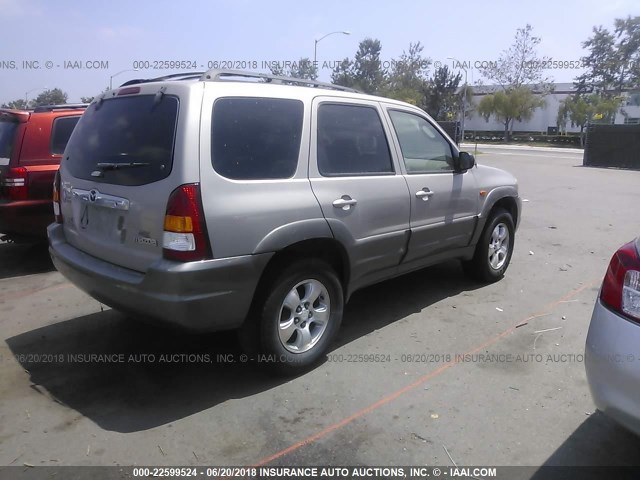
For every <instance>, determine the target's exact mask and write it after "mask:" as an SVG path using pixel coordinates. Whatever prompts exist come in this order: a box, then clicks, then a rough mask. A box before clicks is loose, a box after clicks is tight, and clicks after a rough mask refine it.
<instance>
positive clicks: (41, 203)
mask: <svg viewBox="0 0 640 480" xmlns="http://www.w3.org/2000/svg"><path fill="white" fill-rule="evenodd" d="M53 221H54V217H53V205H52V204H51V199H48V200H25V201H19V202H9V201H6V200H0V233H4V234H9V235H24V236H29V237H40V238H46V236H47V225H49V224H50V223H51V222H53Z"/></svg>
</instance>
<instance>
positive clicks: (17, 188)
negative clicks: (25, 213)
mask: <svg viewBox="0 0 640 480" xmlns="http://www.w3.org/2000/svg"><path fill="white" fill-rule="evenodd" d="M28 175H29V172H28V171H27V169H26V168H24V167H14V168H9V169H8V170H7V173H6V174H5V176H3V177H2V178H1V179H0V187H2V190H3V192H4V197H6V198H8V199H9V200H14V201H18V200H27V199H28V198H29V196H28V186H27V177H28Z"/></svg>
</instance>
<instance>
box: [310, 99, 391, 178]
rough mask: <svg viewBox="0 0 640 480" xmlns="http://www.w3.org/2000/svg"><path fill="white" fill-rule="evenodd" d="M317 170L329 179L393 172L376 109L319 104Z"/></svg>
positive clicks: (385, 139) (385, 138) (387, 146)
mask: <svg viewBox="0 0 640 480" xmlns="http://www.w3.org/2000/svg"><path fill="white" fill-rule="evenodd" d="M318 170H319V171H320V173H321V174H322V175H323V176H326V177H332V176H348V175H383V174H390V173H393V172H394V170H393V164H392V162H391V154H390V153H389V145H388V143H387V137H386V135H385V133H384V129H383V128H382V122H381V121H380V115H378V112H377V110H376V109H375V108H373V107H367V106H361V105H344V104H322V105H320V107H319V108H318Z"/></svg>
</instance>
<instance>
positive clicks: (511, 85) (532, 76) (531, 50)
mask: <svg viewBox="0 0 640 480" xmlns="http://www.w3.org/2000/svg"><path fill="white" fill-rule="evenodd" d="M540 41H541V39H540V38H539V37H536V36H534V35H533V27H532V26H531V25H529V24H527V25H526V26H525V27H524V28H518V29H517V31H516V36H515V39H514V42H513V44H512V45H511V46H510V47H509V48H508V49H507V50H504V51H503V52H502V54H501V55H500V57H499V58H498V61H497V62H488V64H487V66H486V67H483V68H480V69H479V70H480V73H481V74H482V76H483V77H485V78H486V79H488V80H491V81H493V82H494V83H496V84H498V85H500V86H501V87H502V89H503V90H505V91H507V90H512V89H518V88H520V87H523V86H525V85H528V86H530V87H531V88H536V89H538V90H545V89H548V87H549V79H548V78H547V77H545V76H544V73H543V67H544V63H545V62H546V61H548V60H549V59H548V58H547V57H542V58H539V57H538V54H537V46H538V45H539V44H540Z"/></svg>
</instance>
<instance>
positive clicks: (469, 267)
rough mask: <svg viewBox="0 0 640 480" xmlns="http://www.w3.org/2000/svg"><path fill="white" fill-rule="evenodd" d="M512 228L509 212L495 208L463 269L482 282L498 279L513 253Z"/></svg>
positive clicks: (513, 238) (504, 270)
mask: <svg viewBox="0 0 640 480" xmlns="http://www.w3.org/2000/svg"><path fill="white" fill-rule="evenodd" d="M514 230H515V229H514V226H513V217H512V216H511V214H510V213H509V212H507V211H506V210H504V209H502V208H499V209H496V210H495V212H494V213H493V215H492V216H491V218H490V219H489V220H488V222H487V225H486V226H485V228H484V230H483V232H482V235H481V236H480V240H479V241H478V245H477V246H476V251H475V254H474V256H473V259H472V260H470V261H469V262H465V264H464V267H465V271H466V272H467V273H468V274H469V275H470V276H472V277H473V278H475V279H476V280H480V281H483V282H490V283H491V282H496V281H498V280H500V279H501V278H502V277H503V276H504V273H505V272H506V270H507V267H508V266H509V262H510V261H511V255H512V254H513V247H514V241H515V236H514V233H515V231H514Z"/></svg>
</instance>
